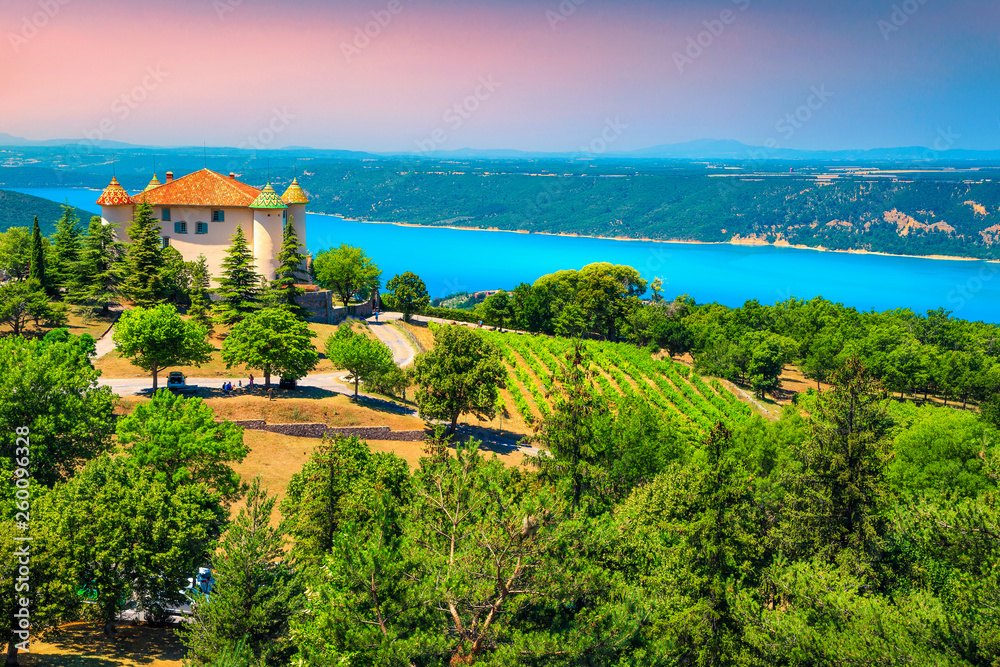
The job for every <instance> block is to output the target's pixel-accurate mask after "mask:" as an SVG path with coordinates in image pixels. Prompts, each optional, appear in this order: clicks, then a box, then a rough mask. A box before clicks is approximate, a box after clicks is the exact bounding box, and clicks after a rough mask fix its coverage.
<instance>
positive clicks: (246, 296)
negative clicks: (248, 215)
mask: <svg viewBox="0 0 1000 667" xmlns="http://www.w3.org/2000/svg"><path fill="white" fill-rule="evenodd" d="M260 282H261V277H260V275H258V274H257V271H256V270H255V269H254V257H253V252H251V250H250V246H249V245H248V244H247V237H246V236H244V234H243V228H242V227H240V226H237V227H236V233H235V234H233V243H232V245H231V246H229V250H228V251H227V252H226V258H225V259H224V260H222V276H220V277H219V289H218V290H217V293H218V294H219V296H220V297H221V300H220V301H219V302H218V303H217V305H216V306H215V321H216V322H218V323H219V324H223V325H226V326H232V325H234V324H236V323H237V322H240V321H242V320H243V318H244V317H246V316H247V315H249V314H250V313H252V312H253V311H255V310H256V309H257V308H258V306H259V305H260V304H259V302H260V292H261V288H260Z"/></svg>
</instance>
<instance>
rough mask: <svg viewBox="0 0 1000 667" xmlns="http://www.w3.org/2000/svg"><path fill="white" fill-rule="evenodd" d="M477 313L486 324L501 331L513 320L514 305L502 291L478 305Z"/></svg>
mask: <svg viewBox="0 0 1000 667" xmlns="http://www.w3.org/2000/svg"><path fill="white" fill-rule="evenodd" d="M478 310H479V313H480V315H481V316H482V318H483V320H484V321H485V322H486V323H488V324H495V325H498V326H499V327H500V330H501V331H503V328H504V326H506V324H507V323H508V322H509V321H510V320H512V319H513V318H514V304H513V301H512V300H511V298H510V295H509V294H507V292H505V291H504V290H500V291H498V292H495V293H493V294H491V295H489V296H488V297H486V299H485V300H484V301H483V302H482V303H481V304H480V305H479V308H478Z"/></svg>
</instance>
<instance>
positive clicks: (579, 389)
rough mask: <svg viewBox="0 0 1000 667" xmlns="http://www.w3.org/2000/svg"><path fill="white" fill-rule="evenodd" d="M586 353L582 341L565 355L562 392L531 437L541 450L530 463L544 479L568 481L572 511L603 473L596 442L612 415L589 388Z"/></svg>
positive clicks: (562, 370)
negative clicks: (549, 413)
mask: <svg viewBox="0 0 1000 667" xmlns="http://www.w3.org/2000/svg"><path fill="white" fill-rule="evenodd" d="M585 354H586V351H585V349H584V346H583V343H582V342H579V341H578V342H576V343H575V344H574V346H573V348H572V349H571V351H570V352H569V354H568V358H567V362H568V363H567V364H566V365H565V366H564V367H563V368H562V369H561V377H560V378H559V380H560V382H559V384H560V389H561V391H560V392H559V394H558V395H557V397H556V399H555V404H554V406H553V411H552V414H551V415H550V416H549V417H548V418H546V419H545V420H544V421H543V422H542V424H541V425H540V426H539V428H538V430H537V432H536V433H535V435H534V436H533V438H532V441H533V442H536V443H538V445H539V450H540V451H539V454H538V456H537V457H536V458H535V459H534V461H533V463H535V465H537V466H538V467H539V468H540V470H541V474H542V477H543V478H547V479H550V480H552V481H554V482H558V480H559V479H560V478H562V479H565V480H566V481H567V482H568V485H569V493H570V499H571V504H572V507H573V509H574V510H576V509H578V508H579V507H580V503H581V501H582V499H583V497H584V494H585V493H586V492H587V490H588V488H589V487H590V486H591V485H592V484H594V483H595V480H596V479H599V478H600V477H601V476H602V472H603V470H602V468H601V466H600V444H599V441H600V440H601V431H603V430H605V428H606V424H605V423H603V422H606V421H607V420H609V419H611V418H612V415H611V412H610V410H609V408H608V405H607V403H605V402H604V401H602V400H601V399H600V397H598V396H597V395H596V394H595V393H594V392H593V391H592V390H591V386H590V378H589V377H588V374H587V370H586V361H587V360H586V357H585Z"/></svg>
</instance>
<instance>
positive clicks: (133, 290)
mask: <svg viewBox="0 0 1000 667" xmlns="http://www.w3.org/2000/svg"><path fill="white" fill-rule="evenodd" d="M128 235H129V239H130V240H131V245H130V246H129V249H128V256H127V257H126V259H125V280H124V281H122V293H123V294H124V295H125V296H126V297H127V298H128V299H130V300H131V301H132V302H133V303H135V305H137V306H142V307H149V306H153V305H155V304H157V303H159V302H160V301H161V298H160V297H161V294H160V293H161V291H162V290H161V286H160V281H161V274H162V271H163V256H162V255H161V254H160V250H161V249H162V241H161V239H160V224H159V223H158V222H157V221H156V220H155V219H154V218H153V207H152V206H150V205H149V204H148V203H146V202H143V203H141V204H139V206H137V207H136V209H135V218H134V219H133V221H132V224H131V225H130V226H129V228H128Z"/></svg>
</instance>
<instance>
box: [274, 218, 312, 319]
mask: <svg viewBox="0 0 1000 667" xmlns="http://www.w3.org/2000/svg"><path fill="white" fill-rule="evenodd" d="M292 222H293V218H292V216H288V220H287V222H285V230H284V235H283V236H282V241H281V251H280V252H278V268H277V270H276V271H275V279H274V280H272V281H271V285H270V289H271V291H273V292H275V293H276V294H275V296H274V300H275V303H274V305H276V306H277V307H279V308H283V309H284V310H287V311H289V312H291V313H293V314H295V316H296V317H298V318H300V319H306V317H307V315H308V311H307V310H306V309H305V308H303V307H302V306H300V305H299V304H298V302H297V301H296V298H297V297H299V296H300V295H302V294H304V293H305V290H303V289H302V288H301V287H296V286H295V282H296V281H299V282H301V281H304V280H305V279H306V276H305V272H304V271H303V267H304V266H305V261H306V256H305V255H304V254H303V253H302V244H301V243H299V237H298V236H297V235H296V234H295V227H294V226H293V225H292Z"/></svg>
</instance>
